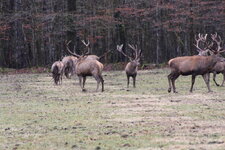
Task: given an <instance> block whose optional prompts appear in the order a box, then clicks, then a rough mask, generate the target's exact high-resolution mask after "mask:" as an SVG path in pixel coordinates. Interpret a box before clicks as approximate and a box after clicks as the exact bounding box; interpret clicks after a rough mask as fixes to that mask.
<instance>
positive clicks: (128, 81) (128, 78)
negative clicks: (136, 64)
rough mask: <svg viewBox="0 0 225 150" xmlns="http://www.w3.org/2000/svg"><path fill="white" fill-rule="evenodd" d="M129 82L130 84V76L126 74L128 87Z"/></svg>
mask: <svg viewBox="0 0 225 150" xmlns="http://www.w3.org/2000/svg"><path fill="white" fill-rule="evenodd" d="M129 84H130V76H129V75H127V88H129Z"/></svg>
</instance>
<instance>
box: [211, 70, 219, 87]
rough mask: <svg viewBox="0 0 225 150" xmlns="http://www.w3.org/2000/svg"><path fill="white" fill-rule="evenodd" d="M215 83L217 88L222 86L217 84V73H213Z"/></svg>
mask: <svg viewBox="0 0 225 150" xmlns="http://www.w3.org/2000/svg"><path fill="white" fill-rule="evenodd" d="M213 81H214V82H215V84H216V86H220V85H219V84H218V83H217V82H216V72H215V71H214V72H213Z"/></svg>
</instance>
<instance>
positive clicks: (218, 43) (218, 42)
mask: <svg viewBox="0 0 225 150" xmlns="http://www.w3.org/2000/svg"><path fill="white" fill-rule="evenodd" d="M211 38H212V40H213V41H215V42H216V44H217V50H216V52H220V51H221V50H222V47H221V44H222V39H221V37H220V36H218V35H217V32H216V33H215V34H211ZM217 38H218V39H217Z"/></svg>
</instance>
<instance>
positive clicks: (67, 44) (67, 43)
mask: <svg viewBox="0 0 225 150" xmlns="http://www.w3.org/2000/svg"><path fill="white" fill-rule="evenodd" d="M65 43H66V49H67V51H68V52H69V53H70V54H71V55H73V56H75V57H80V55H78V54H76V53H75V52H74V53H73V52H71V50H70V49H69V44H70V43H71V40H70V41H68V42H67V40H66V41H65ZM74 51H75V46H74Z"/></svg>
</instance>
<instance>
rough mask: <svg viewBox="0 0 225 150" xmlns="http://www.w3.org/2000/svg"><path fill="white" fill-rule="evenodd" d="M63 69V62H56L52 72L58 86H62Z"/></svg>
mask: <svg viewBox="0 0 225 150" xmlns="http://www.w3.org/2000/svg"><path fill="white" fill-rule="evenodd" d="M63 68H64V65H63V63H62V62H61V61H56V62H54V63H53V64H52V67H51V72H52V77H53V79H54V82H55V84H56V85H58V84H62V75H63Z"/></svg>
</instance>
